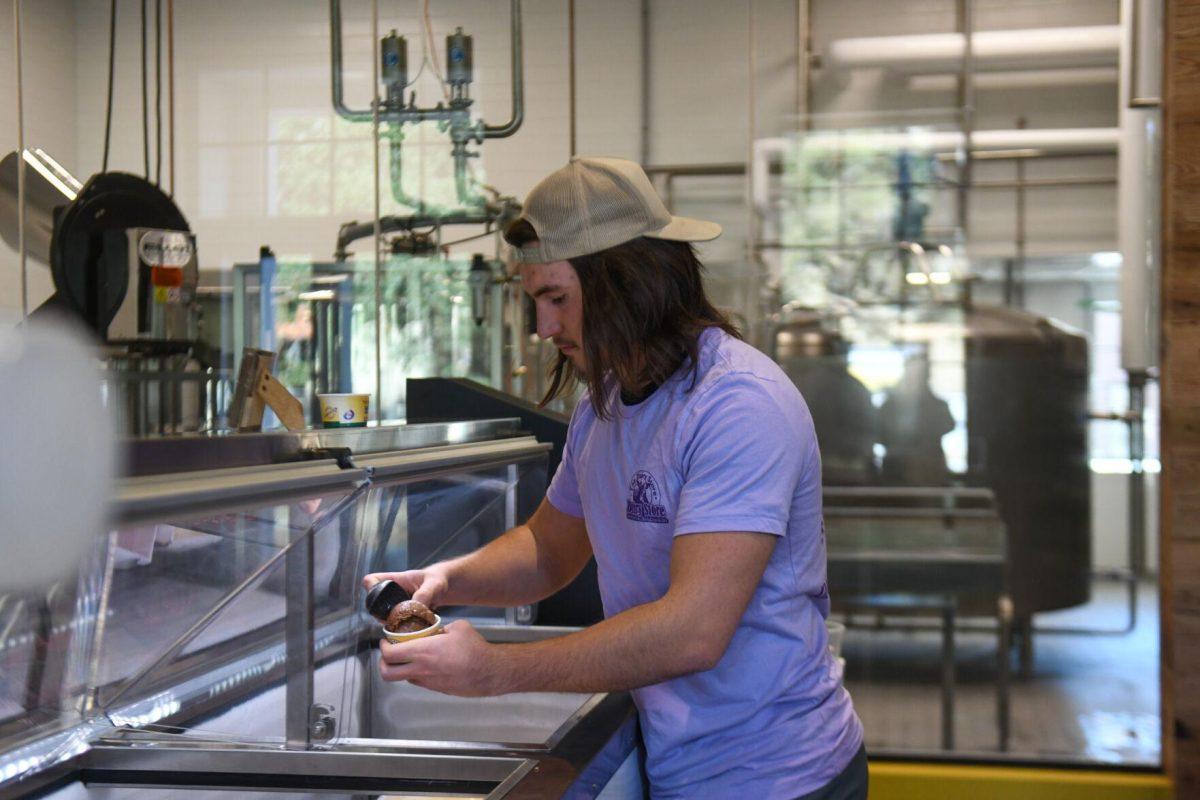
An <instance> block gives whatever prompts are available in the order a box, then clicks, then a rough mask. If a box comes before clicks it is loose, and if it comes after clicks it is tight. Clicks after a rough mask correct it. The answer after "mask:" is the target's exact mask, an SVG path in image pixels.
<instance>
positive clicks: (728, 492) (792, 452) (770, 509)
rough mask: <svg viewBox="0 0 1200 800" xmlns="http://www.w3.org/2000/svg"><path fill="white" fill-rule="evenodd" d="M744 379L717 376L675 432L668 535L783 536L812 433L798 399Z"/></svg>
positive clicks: (772, 386) (780, 389) (756, 379)
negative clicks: (674, 501)
mask: <svg viewBox="0 0 1200 800" xmlns="http://www.w3.org/2000/svg"><path fill="white" fill-rule="evenodd" d="M788 388H790V387H786V388H784V387H779V386H776V385H775V384H773V383H771V382H770V381H766V380H764V379H762V378H759V377H756V376H754V375H750V374H744V375H743V374H732V375H727V376H725V377H723V378H722V379H721V380H720V382H719V383H718V384H717V385H715V386H713V387H712V388H711V389H709V390H708V392H707V393H706V394H705V395H704V396H703V397H702V398H701V399H700V400H699V401H698V402H697V404H696V406H695V408H694V409H693V410H692V412H691V413H690V415H689V416H688V418H687V419H686V420H685V422H684V425H683V427H682V429H681V432H680V440H681V441H680V443H681V445H682V448H681V451H680V452H681V454H682V459H681V464H680V468H681V471H682V473H683V488H682V490H681V491H680V495H679V506H678V511H677V513H676V522H675V535H676V536H678V535H681V534H685V533H704V532H712V531H748V532H754V533H769V534H774V535H777V536H783V535H785V534H786V533H787V527H788V518H789V516H790V512H791V505H792V497H793V495H794V494H795V491H796V487H797V485H798V483H799V481H800V480H801V476H802V474H803V472H804V470H805V469H806V468H807V467H808V465H809V462H810V460H811V453H812V452H813V450H814V446H815V440H816V436H815V433H814V432H813V427H812V419H811V417H810V416H809V414H808V411H807V409H806V408H805V407H804V403H803V401H802V400H801V399H800V397H799V395H798V394H797V396H796V397H795V399H794V402H793V401H792V398H791V395H790V393H789V392H788V391H787V389H788Z"/></svg>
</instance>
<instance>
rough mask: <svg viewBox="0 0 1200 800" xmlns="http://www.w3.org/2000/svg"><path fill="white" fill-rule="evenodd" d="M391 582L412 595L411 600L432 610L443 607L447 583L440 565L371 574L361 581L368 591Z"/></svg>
mask: <svg viewBox="0 0 1200 800" xmlns="http://www.w3.org/2000/svg"><path fill="white" fill-rule="evenodd" d="M385 580H392V581H395V582H396V583H398V584H399V585H400V587H401V588H402V589H404V590H405V591H407V592H408V593H409V594H411V595H412V598H413V600H416V601H417V602H419V603H424V604H425V605H426V606H427V607H429V608H431V609H434V608H437V607H438V606H440V605H444V598H445V596H446V591H447V589H448V588H449V581H448V580H447V578H446V573H445V571H444V570H443V569H441V565H440V564H434V565H433V566H432V567H428V568H426V569H410V570H408V571H407V572H372V573H371V574H370V575H367V576H366V577H364V578H363V580H362V585H363V588H364V589H370V588H371V587H372V586H374V585H375V584H377V583H379V582H380V581H385Z"/></svg>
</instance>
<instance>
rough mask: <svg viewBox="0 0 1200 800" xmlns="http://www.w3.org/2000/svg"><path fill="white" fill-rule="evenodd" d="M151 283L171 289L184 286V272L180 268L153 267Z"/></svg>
mask: <svg viewBox="0 0 1200 800" xmlns="http://www.w3.org/2000/svg"><path fill="white" fill-rule="evenodd" d="M150 283H151V285H153V286H166V287H169V288H177V287H180V286H183V270H182V269H181V268H179V267H151V268H150Z"/></svg>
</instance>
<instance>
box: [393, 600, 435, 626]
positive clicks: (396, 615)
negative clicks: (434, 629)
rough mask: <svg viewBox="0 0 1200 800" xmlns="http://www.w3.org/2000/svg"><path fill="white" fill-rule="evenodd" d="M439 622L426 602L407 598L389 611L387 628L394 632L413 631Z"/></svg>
mask: <svg viewBox="0 0 1200 800" xmlns="http://www.w3.org/2000/svg"><path fill="white" fill-rule="evenodd" d="M435 624H437V617H436V616H435V615H434V613H433V612H432V611H430V610H429V609H428V608H426V606H425V604H424V603H421V602H418V601H416V600H405V601H404V602H402V603H397V604H396V605H395V606H394V607H393V608H392V610H391V611H390V612H389V613H388V617H387V623H386V626H385V627H386V628H387V630H389V631H391V632H392V633H413V632H415V631H419V630H423V629H425V628H428V627H429V626H430V625H435Z"/></svg>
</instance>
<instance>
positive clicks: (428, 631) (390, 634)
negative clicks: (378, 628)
mask: <svg viewBox="0 0 1200 800" xmlns="http://www.w3.org/2000/svg"><path fill="white" fill-rule="evenodd" d="M441 632H442V618H441V617H439V616H438V615H437V614H434V615H433V624H432V625H430V626H429V627H428V628H422V629H421V630H419V631H413V632H412V633H396V632H395V631H389V630H388V629H387V628H384V629H383V635H384V636H386V637H387V640H388V641H389V642H393V643H395V644H399V643H400V642H411V641H412V640H413V639H424V638H425V637H426V636H432V635H433V634H435V633H441Z"/></svg>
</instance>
